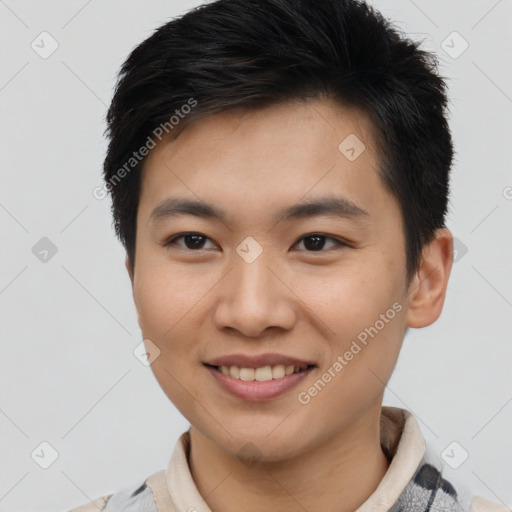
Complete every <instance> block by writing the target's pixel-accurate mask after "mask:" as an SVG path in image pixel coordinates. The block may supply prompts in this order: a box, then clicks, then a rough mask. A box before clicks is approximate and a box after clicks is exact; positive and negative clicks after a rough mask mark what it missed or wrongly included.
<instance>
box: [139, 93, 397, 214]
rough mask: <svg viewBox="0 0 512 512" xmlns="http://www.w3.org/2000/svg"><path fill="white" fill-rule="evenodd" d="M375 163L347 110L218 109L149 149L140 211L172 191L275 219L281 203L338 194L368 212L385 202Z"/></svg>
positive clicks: (321, 105) (367, 136) (315, 106)
mask: <svg viewBox="0 0 512 512" xmlns="http://www.w3.org/2000/svg"><path fill="white" fill-rule="evenodd" d="M379 165H380V162H379V157H378V153H377V148H376V144H375V138H374V132H373V125H372V123H371V121H370V120H369V118H368V117H367V116H366V115H365V114H364V113H363V112H361V111H359V110H356V109H354V108H345V107H343V106H340V105H339V104H336V103H334V102H332V101H327V100H314V101H308V102H300V103H299V102H296V103H292V102H289V103H284V104H279V105H276V106H271V107H268V108H265V109H260V110H255V111H230V112H222V113H219V114H214V115H212V116H209V117H206V118H203V119H200V120H198V121H196V122H192V123H190V124H189V125H187V126H186V128H185V129H183V131H182V132H181V133H180V135H179V136H178V137H177V138H175V139H174V140H172V141H170V142H168V141H162V143H160V144H158V145H157V147H156V148H154V149H153V150H152V151H151V153H150V154H149V155H148V157H147V159H146V161H145V163H144V167H143V171H142V187H141V207H142V209H144V208H145V206H146V205H151V206H152V207H153V209H154V207H155V206H156V205H158V204H160V203H161V202H162V201H165V200H166V198H168V197H169V195H173V196H174V195H176V194H178V195H180V196H186V197H187V198H189V199H195V200H199V201H201V200H203V201H205V202H208V203H210V202H216V203H222V204H225V205H226V208H225V210H229V206H230V205H231V206H233V207H235V206H236V207H237V208H238V209H240V208H245V209H246V210H250V211H251V212H252V214H253V215H255V216H264V215H266V214H269V215H270V214H272V217H273V218H275V215H276V213H277V212H278V210H282V207H283V205H285V204H286V205H289V204H290V203H297V202H299V201H300V200H301V199H304V200H311V199H314V197H315V196H320V195H321V196H325V195H326V194H331V195H332V194H336V195H340V194H341V195H343V196H344V197H345V198H346V199H348V200H349V201H351V202H352V203H354V204H356V205H358V206H359V207H360V208H361V209H364V210H367V211H369V212H370V214H371V210H373V211H374V212H375V211H376V210H377V209H378V208H379V205H380V206H385V203H386V201H387V202H388V203H389V200H390V196H389V194H387V192H386V191H385V190H384V187H383V185H382V183H381V180H380V177H379V176H378V172H377V170H378V166H379ZM393 199H394V198H391V200H392V201H393ZM210 200H211V201H210ZM239 213H240V212H237V215H239ZM146 214H147V215H149V214H150V212H149V211H148V212H146Z"/></svg>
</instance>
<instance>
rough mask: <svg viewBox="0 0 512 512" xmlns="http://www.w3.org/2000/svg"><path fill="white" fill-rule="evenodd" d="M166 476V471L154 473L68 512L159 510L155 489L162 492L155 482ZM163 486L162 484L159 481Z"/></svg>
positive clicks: (148, 511)
mask: <svg viewBox="0 0 512 512" xmlns="http://www.w3.org/2000/svg"><path fill="white" fill-rule="evenodd" d="M164 478H165V471H164V470H161V471H159V472H157V473H154V474H153V475H151V476H150V477H148V478H146V480H144V481H142V482H137V483H135V484H132V485H129V486H127V487H124V488H123V489H120V490H118V491H117V492H115V493H112V494H107V495H105V496H101V497H99V498H96V499H94V500H93V501H90V502H89V503H86V504H84V505H81V506H79V507H76V508H73V509H71V510H69V511H67V512H136V511H139V510H140V511H144V512H159V510H158V508H157V505H156V503H155V496H154V493H153V491H157V494H158V492H161V490H160V489H159V488H156V487H155V485H154V483H153V482H155V483H159V482H161V481H163V479H164ZM159 485H160V486H161V484H160V483H159Z"/></svg>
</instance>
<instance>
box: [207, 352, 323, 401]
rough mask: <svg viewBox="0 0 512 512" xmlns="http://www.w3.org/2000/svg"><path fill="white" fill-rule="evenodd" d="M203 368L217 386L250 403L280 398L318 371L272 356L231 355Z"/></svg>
mask: <svg viewBox="0 0 512 512" xmlns="http://www.w3.org/2000/svg"><path fill="white" fill-rule="evenodd" d="M235 363H238V364H235ZM203 365H204V367H205V368H206V369H207V370H208V372H209V373H210V375H211V376H212V377H213V383H214V385H215V386H219V388H220V389H221V390H222V391H224V392H227V393H229V394H230V395H231V396H234V397H236V398H238V399H241V400H245V401H249V402H262V401H265V400H271V399H273V398H277V397H279V396H280V395H283V394H285V393H286V392H288V391H291V390H292V389H293V388H294V387H296V386H297V385H298V384H299V382H301V381H303V380H304V379H305V378H307V376H308V375H309V374H310V373H311V372H313V371H314V370H315V368H318V366H317V365H315V364H312V363H310V362H306V361H300V360H298V359H294V358H288V357H283V356H280V355H272V354H267V355H265V356H259V357H252V358H251V357H246V356H243V355H236V356H229V357H224V358H220V359H216V360H214V361H210V362H209V363H203Z"/></svg>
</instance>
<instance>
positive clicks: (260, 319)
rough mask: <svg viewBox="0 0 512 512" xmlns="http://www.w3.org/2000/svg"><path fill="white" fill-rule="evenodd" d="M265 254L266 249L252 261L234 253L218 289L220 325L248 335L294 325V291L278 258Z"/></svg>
mask: <svg viewBox="0 0 512 512" xmlns="http://www.w3.org/2000/svg"><path fill="white" fill-rule="evenodd" d="M264 255H265V251H263V253H262V254H261V255H260V256H259V257H258V258H257V259H256V260H255V261H253V262H251V263H249V262H247V261H245V260H244V259H243V258H241V257H240V256H239V255H238V254H235V255H234V258H233V260H234V261H233V264H232V267H231V271H230V272H229V273H228V274H227V275H226V276H225V277H224V279H222V281H221V282H220V283H219V288H218V290H217V293H218V295H217V297H218V299H217V300H218V303H217V307H216V309H215V314H214V321H215V324H216V326H217V328H219V329H230V330H236V331H238V332H239V333H240V334H241V335H243V336H245V337H248V338H260V337H262V336H264V333H265V331H266V330H272V328H278V329H281V330H289V329H291V328H292V326H293V324H294V322H295V318H296V314H297V309H296V308H294V302H293V298H294V294H293V293H292V291H291V290H290V288H289V286H290V284H289V283H287V282H286V276H284V275H280V272H279V270H278V268H279V266H278V265H276V264H275V259H273V258H272V257H267V256H266V255H265V256H264ZM281 274H282V272H281Z"/></svg>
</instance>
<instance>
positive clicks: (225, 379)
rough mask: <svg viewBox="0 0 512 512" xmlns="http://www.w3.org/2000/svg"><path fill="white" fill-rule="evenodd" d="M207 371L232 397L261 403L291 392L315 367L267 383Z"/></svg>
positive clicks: (266, 381)
mask: <svg viewBox="0 0 512 512" xmlns="http://www.w3.org/2000/svg"><path fill="white" fill-rule="evenodd" d="M206 369H207V370H208V371H209V372H210V373H211V374H212V375H213V377H214V378H215V379H216V381H217V382H218V383H219V384H220V386H221V387H222V388H223V389H225V390H226V391H228V392H229V393H231V394H232V395H234V396H236V397H237V398H241V399H242V400H249V401H253V402H261V401H263V400H270V399H271V398H275V397H277V396H279V395H282V394H283V393H285V392H286V391H289V390H290V389H292V388H293V387H295V386H296V385H297V384H298V383H299V382H300V381H301V380H302V379H304V378H305V377H306V376H307V375H309V374H310V373H311V370H313V369H314V367H310V368H308V369H307V370H303V371H301V372H299V373H292V374H291V375H285V376H284V377H280V378H279V379H272V380H265V381H257V380H240V379H234V378H233V377H230V376H229V375H224V374H223V373H222V372H221V371H219V370H216V369H215V368H213V367H211V366H206Z"/></svg>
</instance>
